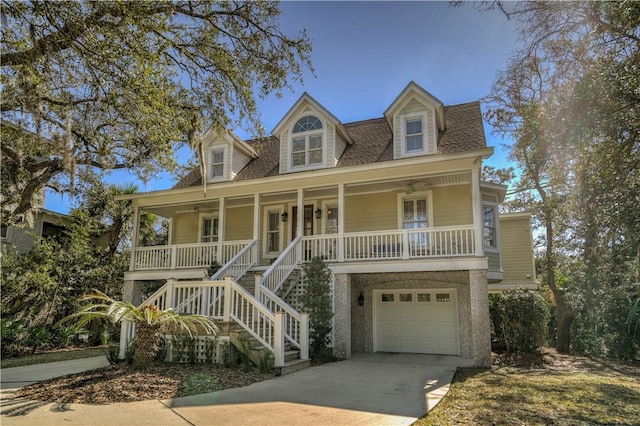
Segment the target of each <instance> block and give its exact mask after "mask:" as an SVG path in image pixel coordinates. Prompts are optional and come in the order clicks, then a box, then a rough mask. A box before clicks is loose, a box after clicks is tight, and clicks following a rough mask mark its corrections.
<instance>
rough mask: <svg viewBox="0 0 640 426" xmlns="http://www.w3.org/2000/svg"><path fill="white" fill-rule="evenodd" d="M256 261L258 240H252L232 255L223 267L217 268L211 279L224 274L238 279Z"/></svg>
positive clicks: (213, 279)
mask: <svg viewBox="0 0 640 426" xmlns="http://www.w3.org/2000/svg"><path fill="white" fill-rule="evenodd" d="M257 261H258V240H253V241H251V242H250V243H249V244H247V245H246V246H245V247H244V248H243V249H242V250H240V251H239V252H238V253H237V254H236V255H235V256H233V257H232V258H231V259H230V260H229V261H228V262H227V263H226V264H225V265H224V266H223V267H221V268H220V269H218V270H217V271H216V272H215V273H214V274H213V275H212V276H211V280H212V281H215V280H218V279H221V278H223V277H224V276H226V275H231V276H233V277H235V279H236V280H239V279H240V277H242V276H243V275H244V274H246V273H247V271H248V270H249V269H251V267H252V266H253V265H255V264H256V262H257Z"/></svg>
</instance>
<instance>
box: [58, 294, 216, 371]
mask: <svg viewBox="0 0 640 426" xmlns="http://www.w3.org/2000/svg"><path fill="white" fill-rule="evenodd" d="M93 291H94V292H93V293H91V294H87V295H85V296H82V297H81V298H80V300H81V301H91V302H94V303H90V304H88V305H85V306H83V307H82V308H80V310H79V311H78V312H76V313H74V314H71V315H69V316H68V317H66V318H64V319H63V320H62V321H61V322H63V321H68V320H71V319H73V318H79V320H78V323H77V326H78V327H82V326H84V325H85V324H87V323H88V322H90V321H92V320H95V319H106V320H108V321H111V322H112V323H114V324H115V323H118V322H121V321H131V322H133V323H134V324H135V327H136V337H135V340H134V344H135V353H134V356H133V365H134V366H137V367H138V368H145V367H146V366H148V365H149V364H150V363H151V362H152V361H153V359H154V357H155V356H156V354H157V353H158V350H159V348H160V342H161V339H162V336H163V334H165V333H166V332H167V331H179V330H181V331H186V332H187V333H188V334H189V336H193V335H194V333H197V331H198V328H201V329H202V330H203V331H205V332H206V333H207V334H209V335H212V334H213V335H215V334H217V332H218V329H217V327H216V325H215V323H214V322H213V320H212V319H211V318H209V317H206V316H203V315H181V314H179V313H177V312H174V311H172V310H171V309H166V310H161V309H160V308H158V307H157V306H155V305H142V306H139V307H136V306H134V305H132V304H131V303H129V302H122V301H119V300H115V299H112V298H111V297H109V296H107V295H106V294H104V293H102V292H101V291H98V290H95V289H94V290H93Z"/></svg>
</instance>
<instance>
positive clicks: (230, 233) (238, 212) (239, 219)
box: [225, 206, 253, 241]
mask: <svg viewBox="0 0 640 426" xmlns="http://www.w3.org/2000/svg"><path fill="white" fill-rule="evenodd" d="M225 221H226V224H225V240H226V241H235V240H250V239H252V238H253V206H245V207H230V208H228V209H227V214H226V216H225Z"/></svg>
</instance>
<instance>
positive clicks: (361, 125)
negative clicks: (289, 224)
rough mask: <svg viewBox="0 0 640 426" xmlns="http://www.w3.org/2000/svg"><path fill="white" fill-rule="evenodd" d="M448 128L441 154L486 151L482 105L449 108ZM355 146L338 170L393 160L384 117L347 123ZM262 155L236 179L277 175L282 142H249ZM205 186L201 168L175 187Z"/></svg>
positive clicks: (442, 134) (440, 145) (440, 141)
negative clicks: (482, 149) (484, 149)
mask: <svg viewBox="0 0 640 426" xmlns="http://www.w3.org/2000/svg"><path fill="white" fill-rule="evenodd" d="M444 110H445V118H446V129H445V130H444V131H442V132H440V133H439V135H438V154H452V153H457V152H465V151H471V150H475V149H481V148H485V147H486V146H487V142H486V140H485V137H484V127H483V126H482V112H481V111H480V102H477V101H476V102H469V103H465V104H460V105H452V106H445V108H444ZM344 128H345V130H346V132H347V133H348V134H349V136H351V139H352V141H353V144H351V145H349V146H348V147H347V149H346V150H345V151H344V153H343V154H342V157H341V158H340V159H339V160H338V164H337V166H336V167H350V166H357V165H362V164H371V163H380V162H383V161H391V160H393V135H392V132H391V129H390V128H389V124H388V123H387V120H386V119H385V118H384V117H380V118H373V119H370V120H363V121H356V122H353V123H347V124H344ZM246 143H247V144H249V145H250V146H251V147H253V148H254V149H255V150H256V151H257V152H258V158H254V159H253V160H251V161H250V162H249V164H247V165H246V166H245V168H244V169H242V170H241V171H240V173H238V174H237V175H236V177H235V178H234V179H233V180H234V181H239V180H246V179H260V178H264V177H268V176H277V175H278V171H279V164H280V141H279V140H278V139H277V138H275V137H274V136H270V137H267V138H262V139H253V140H249V141H246ZM195 185H202V176H201V174H200V169H199V168H195V169H193V170H192V171H191V172H190V173H189V174H188V175H187V176H185V177H184V178H182V179H181V180H180V181H179V182H178V183H177V184H176V185H175V186H174V188H186V187H190V186H195Z"/></svg>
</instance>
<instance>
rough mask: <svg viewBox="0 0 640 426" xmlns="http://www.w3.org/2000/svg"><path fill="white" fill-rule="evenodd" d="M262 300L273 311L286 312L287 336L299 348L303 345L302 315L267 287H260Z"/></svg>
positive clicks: (285, 328)
mask: <svg viewBox="0 0 640 426" xmlns="http://www.w3.org/2000/svg"><path fill="white" fill-rule="evenodd" d="M259 293H260V296H259V297H260V302H261V303H262V304H263V305H264V306H266V307H267V308H268V309H269V310H270V311H271V312H278V311H280V312H284V314H285V327H284V333H285V338H286V339H287V340H288V341H289V342H291V344H292V345H294V346H295V347H297V348H298V349H300V348H301V346H302V340H301V331H302V315H301V314H300V313H298V311H296V310H295V309H293V308H292V307H291V306H290V305H289V304H288V303H287V302H285V301H284V300H282V299H281V298H280V297H278V295H277V294H275V293H273V292H271V291H270V290H269V289H267V288H264V287H262V288H260V291H259Z"/></svg>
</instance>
